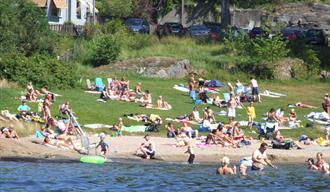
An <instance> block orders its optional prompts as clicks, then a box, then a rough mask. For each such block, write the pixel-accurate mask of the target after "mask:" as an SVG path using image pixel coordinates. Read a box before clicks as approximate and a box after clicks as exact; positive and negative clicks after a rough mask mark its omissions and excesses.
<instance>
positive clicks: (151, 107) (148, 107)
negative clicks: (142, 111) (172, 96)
mask: <svg viewBox="0 0 330 192" xmlns="http://www.w3.org/2000/svg"><path fill="white" fill-rule="evenodd" d="M168 106H169V107H168V108H158V107H156V106H150V105H148V106H146V107H145V108H146V109H156V110H163V111H168V110H171V109H172V106H171V105H168Z"/></svg>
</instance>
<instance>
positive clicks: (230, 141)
mask: <svg viewBox="0 0 330 192" xmlns="http://www.w3.org/2000/svg"><path fill="white" fill-rule="evenodd" d="M223 129H224V126H223V125H222V124H219V125H218V127H217V130H218V131H217V136H218V138H220V139H221V140H222V142H223V146H224V147H225V146H231V147H236V144H235V143H234V140H233V139H232V138H231V137H230V136H228V135H227V134H226V133H224V131H223Z"/></svg>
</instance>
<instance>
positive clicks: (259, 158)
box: [251, 143, 276, 171]
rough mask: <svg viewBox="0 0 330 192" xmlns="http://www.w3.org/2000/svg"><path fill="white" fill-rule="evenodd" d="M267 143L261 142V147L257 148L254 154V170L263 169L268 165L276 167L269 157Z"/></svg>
mask: <svg viewBox="0 0 330 192" xmlns="http://www.w3.org/2000/svg"><path fill="white" fill-rule="evenodd" d="M267 147H268V145H267V143H261V145H260V148H259V149H257V150H255V151H254V152H253V154H252V162H253V163H252V167H251V170H252V171H261V170H263V169H264V168H265V166H266V165H269V166H271V167H272V168H274V169H276V166H274V165H273V164H272V163H271V161H270V160H269V159H268V157H267V153H266V151H267Z"/></svg>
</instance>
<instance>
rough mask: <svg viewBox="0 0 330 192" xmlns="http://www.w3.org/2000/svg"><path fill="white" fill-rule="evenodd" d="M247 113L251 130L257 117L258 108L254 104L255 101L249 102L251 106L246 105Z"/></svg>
mask: <svg viewBox="0 0 330 192" xmlns="http://www.w3.org/2000/svg"><path fill="white" fill-rule="evenodd" d="M246 114H247V115H248V122H249V123H248V126H249V128H250V130H251V129H252V124H253V121H254V119H255V118H256V110H255V108H254V106H253V102H250V103H249V106H248V107H246Z"/></svg>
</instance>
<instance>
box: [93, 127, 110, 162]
mask: <svg viewBox="0 0 330 192" xmlns="http://www.w3.org/2000/svg"><path fill="white" fill-rule="evenodd" d="M99 137H100V142H99V143H98V144H97V146H96V149H97V148H98V147H99V146H101V155H102V156H103V157H106V154H107V151H108V149H109V145H108V144H107V143H106V142H105V141H104V139H105V134H104V133H100V135H99Z"/></svg>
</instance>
